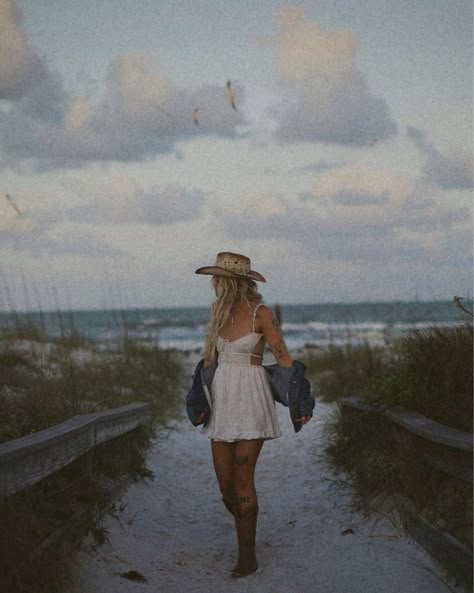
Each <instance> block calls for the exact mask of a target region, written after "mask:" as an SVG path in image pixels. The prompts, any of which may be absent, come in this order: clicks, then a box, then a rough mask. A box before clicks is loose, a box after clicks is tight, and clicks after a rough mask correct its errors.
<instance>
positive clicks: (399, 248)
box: [213, 167, 469, 264]
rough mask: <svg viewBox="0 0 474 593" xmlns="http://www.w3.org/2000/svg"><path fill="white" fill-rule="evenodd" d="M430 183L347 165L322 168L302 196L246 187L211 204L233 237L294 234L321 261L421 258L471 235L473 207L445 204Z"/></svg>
mask: <svg viewBox="0 0 474 593" xmlns="http://www.w3.org/2000/svg"><path fill="white" fill-rule="evenodd" d="M426 191H427V188H426V187H424V186H422V185H420V184H417V183H414V182H412V181H410V180H407V179H404V178H401V177H399V176H397V175H394V174H393V173H392V172H390V171H387V170H385V169H371V168H350V167H346V168H341V169H336V170H332V171H329V172H327V173H326V174H324V175H322V176H321V177H320V178H319V179H318V181H317V182H316V184H315V186H314V188H313V190H312V192H311V193H308V192H305V194H304V196H301V197H300V200H299V201H297V202H289V201H287V200H284V199H283V198H280V197H277V196H269V195H264V196H260V195H258V194H243V195H242V196H241V197H240V199H239V200H238V201H235V202H232V203H230V204H228V205H220V206H219V205H215V206H214V208H213V211H214V215H215V216H216V218H217V219H218V220H219V221H220V222H221V223H222V224H223V225H224V226H225V229H226V232H227V233H229V235H230V236H232V237H234V238H237V237H239V236H240V237H243V238H247V239H249V238H257V237H265V238H267V239H269V238H273V239H280V240H291V241H292V242H293V243H296V244H299V245H300V246H301V248H302V249H303V251H305V252H308V253H312V254H314V253H316V254H317V258H318V259H321V260H323V261H331V260H332V261H335V260H336V261H344V262H353V263H355V262H366V263H369V262H374V263H375V262H377V263H385V264H389V263H393V262H395V261H397V260H399V259H403V260H423V258H425V257H427V254H428V253H429V252H430V251H431V250H432V249H433V244H435V245H436V246H437V248H439V249H441V246H442V245H443V240H444V239H445V238H446V237H448V236H449V237H452V238H453V239H455V240H454V242H453V244H456V245H457V244H458V243H460V241H461V239H460V237H461V238H462V237H465V235H463V234H462V232H463V228H464V227H465V226H466V224H467V223H466V220H469V212H468V211H467V209H466V208H452V207H451V208H447V207H441V206H439V205H438V204H437V202H436V201H435V200H433V199H432V198H427V197H425V196H426V193H425V192H426ZM428 237H429V241H428V239H427V238H428ZM461 242H462V241H461ZM466 248H467V245H464V249H466Z"/></svg>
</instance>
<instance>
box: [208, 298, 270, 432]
mask: <svg viewBox="0 0 474 593" xmlns="http://www.w3.org/2000/svg"><path fill="white" fill-rule="evenodd" d="M257 308H258V306H257ZM257 308H256V309H257ZM256 309H255V311H254V316H253V329H254V331H252V332H251V333H249V334H247V335H245V336H242V337H241V338H238V339H237V340H231V341H230V340H224V339H223V338H221V337H220V336H219V337H218V338H217V351H218V353H219V358H218V366H217V369H216V372H215V375H214V379H213V382H212V386H211V402H212V411H211V418H210V421H209V423H208V424H207V426H206V427H205V428H204V430H203V433H204V434H205V435H207V436H208V437H209V438H211V439H215V440H218V441H227V442H233V441H240V440H247V439H265V440H266V439H274V438H277V437H279V436H281V431H280V427H279V425H278V418H277V414H276V409H275V400H274V399H273V394H272V392H271V389H270V385H269V383H268V379H267V374H266V371H265V369H264V368H263V366H262V365H255V364H251V358H252V356H254V357H255V356H257V355H255V354H253V352H254V351H255V347H256V346H257V344H258V342H259V341H260V340H261V339H262V338H263V334H259V333H256V332H255V312H256ZM258 358H261V357H260V356H258Z"/></svg>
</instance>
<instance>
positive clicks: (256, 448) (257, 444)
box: [232, 439, 263, 577]
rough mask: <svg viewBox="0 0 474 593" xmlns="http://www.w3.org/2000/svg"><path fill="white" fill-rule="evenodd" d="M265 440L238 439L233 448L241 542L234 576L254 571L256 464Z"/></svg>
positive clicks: (238, 527)
mask: <svg viewBox="0 0 474 593" xmlns="http://www.w3.org/2000/svg"><path fill="white" fill-rule="evenodd" d="M262 446H263V440H262V439H254V440H246V441H238V442H237V443H236V446H235V451H234V464H233V481H232V483H233V486H234V491H235V496H236V505H235V525H236V529H237V540H238V544H239V559H238V561H237V565H236V566H235V568H234V570H233V571H232V576H235V577H238V576H244V575H246V574H250V573H252V572H255V570H256V569H257V558H256V555H255V535H256V530H257V515H258V499H257V492H256V490H255V482H254V476H255V466H256V464H257V460H258V456H259V454H260V451H261V450H262Z"/></svg>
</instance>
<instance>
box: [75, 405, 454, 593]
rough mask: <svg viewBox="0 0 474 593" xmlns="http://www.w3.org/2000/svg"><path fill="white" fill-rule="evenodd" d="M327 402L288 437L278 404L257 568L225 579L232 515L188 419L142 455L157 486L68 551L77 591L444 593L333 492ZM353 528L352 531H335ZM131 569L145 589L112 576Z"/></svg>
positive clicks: (261, 475) (435, 579)
mask: <svg viewBox="0 0 474 593" xmlns="http://www.w3.org/2000/svg"><path fill="white" fill-rule="evenodd" d="M333 410H334V406H333V405H327V404H323V403H320V402H318V403H317V408H316V412H317V413H316V418H315V419H313V421H312V422H310V423H309V424H308V425H307V426H306V427H305V428H304V429H303V430H302V431H301V432H300V433H299V434H298V435H295V434H294V432H293V430H292V428H291V425H290V422H289V415H288V412H287V410H286V409H284V408H283V407H281V406H278V413H279V418H280V423H281V427H282V430H283V432H284V436H283V437H281V438H280V439H276V440H275V441H271V442H267V443H266V444H265V445H264V447H263V450H262V454H261V457H260V459H259V462H258V466H257V475H256V484H257V491H258V493H259V505H260V514H259V523H258V533H257V553H258V560H259V566H260V568H259V569H258V571H257V573H256V574H254V575H252V576H250V577H247V578H245V579H231V578H230V577H229V576H228V573H229V570H230V569H231V567H232V566H233V564H234V562H235V552H236V543H235V533H234V525H233V520H232V517H231V516H230V515H229V514H228V513H227V511H226V510H225V508H224V506H223V505H222V504H221V502H220V494H219V492H218V488H217V485H216V480H215V476H214V473H213V468H212V466H211V457H210V446H209V441H208V439H207V438H205V437H204V436H202V435H201V434H199V430H200V429H193V427H192V426H191V424H189V422H188V420H187V419H183V420H181V421H178V422H177V423H176V425H175V429H174V430H168V431H166V432H164V433H163V434H162V435H161V436H160V437H159V438H158V439H157V440H156V441H155V442H154V446H153V449H152V450H151V451H150V455H149V462H148V465H149V467H150V468H151V469H152V470H153V471H154V472H155V480H154V481H153V482H148V483H140V484H135V485H133V486H131V487H130V488H129V490H128V492H127V493H126V495H125V496H124V497H123V499H122V502H123V503H124V504H125V503H126V505H127V506H126V507H125V509H124V510H123V511H122V512H121V513H120V515H119V517H118V520H117V519H116V518H113V517H111V516H107V518H106V520H105V527H106V528H107V530H108V531H109V539H110V543H108V544H105V545H103V546H101V547H100V548H99V549H98V550H97V551H96V552H92V551H90V550H89V549H88V547H87V544H86V542H85V543H84V545H83V547H82V549H81V550H80V551H79V552H78V553H77V554H76V556H75V559H74V561H75V573H76V586H75V588H74V592H73V593H121V592H123V593H135V592H145V591H152V592H153V593H168V592H169V593H171V592H175V591H179V592H180V593H188V592H189V593H191V592H192V593H223V592H224V591H226V592H230V593H232V592H236V593H237V592H239V593H298V592H301V593H313V592H314V593H316V592H317V593H389V592H390V593H392V592H393V593H399V592H400V591H402V592H403V593H446V592H447V591H452V590H454V591H458V593H459V589H451V588H450V587H448V585H446V584H445V583H444V582H443V581H442V579H441V577H440V572H439V570H438V569H437V568H436V566H435V565H434V563H433V562H432V561H431V559H430V558H429V557H428V555H427V554H426V553H425V552H424V551H423V550H422V549H421V548H420V547H418V546H417V545H416V544H414V543H411V542H409V541H407V540H406V539H405V538H397V539H388V538H386V537H384V535H385V534H387V533H391V532H392V533H393V530H390V528H389V527H384V526H383V525H381V523H379V524H378V525H377V526H376V527H375V529H374V531H373V533H372V534H371V528H372V526H373V523H372V524H363V525H361V524H359V523H360V521H359V518H358V517H357V516H354V515H351V514H349V513H348V512H347V511H345V510H344V505H345V503H344V501H343V500H342V499H341V497H340V495H337V493H335V492H334V488H331V486H330V481H329V480H328V479H327V478H328V477H331V473H330V470H329V469H328V468H327V467H325V466H324V464H323V462H322V460H321V459H318V456H317V455H318V452H320V451H321V449H322V446H323V443H324V434H323V430H322V427H323V425H324V423H325V422H326V420H327V418H328V416H329V415H330V414H331V413H332V412H333ZM348 527H351V528H352V529H353V530H354V532H355V533H354V534H353V535H341V532H342V531H343V530H344V529H346V528H348ZM129 570H137V571H139V572H140V573H141V574H143V575H144V576H145V577H146V579H147V580H148V582H147V583H140V582H132V581H129V580H128V579H125V578H122V577H120V576H118V575H117V574H116V573H119V572H127V571H129Z"/></svg>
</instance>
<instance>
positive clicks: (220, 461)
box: [211, 440, 236, 514]
mask: <svg viewBox="0 0 474 593" xmlns="http://www.w3.org/2000/svg"><path fill="white" fill-rule="evenodd" d="M235 447H236V443H226V442H223V441H215V440H211V448H212V460H213V461H214V469H215V472H216V476H217V481H218V483H219V488H220V491H221V493H222V500H223V502H224V505H225V507H226V509H227V510H228V511H229V513H232V514H234V510H235V503H236V500H235V490H234V486H233V482H232V481H233V464H234V452H235Z"/></svg>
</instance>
